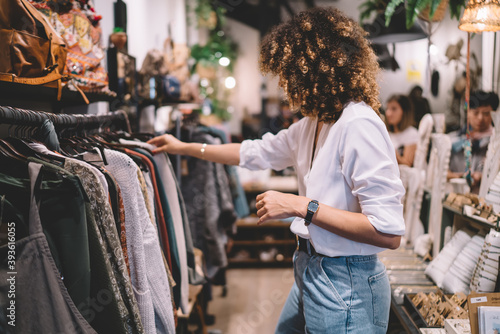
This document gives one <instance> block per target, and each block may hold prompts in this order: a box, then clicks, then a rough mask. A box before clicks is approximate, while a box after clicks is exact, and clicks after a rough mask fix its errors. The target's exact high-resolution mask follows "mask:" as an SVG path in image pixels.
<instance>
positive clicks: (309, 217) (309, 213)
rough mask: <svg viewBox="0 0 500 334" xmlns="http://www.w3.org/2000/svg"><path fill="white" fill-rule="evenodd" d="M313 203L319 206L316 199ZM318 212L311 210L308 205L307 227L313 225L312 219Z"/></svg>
mask: <svg viewBox="0 0 500 334" xmlns="http://www.w3.org/2000/svg"><path fill="white" fill-rule="evenodd" d="M311 202H313V203H316V205H319V203H318V201H317V200H315V199H313V200H311ZM309 203H310V202H309ZM316 211H317V209H316V210H315V211H311V210H309V204H308V205H307V214H306V217H305V218H304V220H305V225H306V226H308V225H309V224H311V222H312V218H313V216H314V214H315V213H316Z"/></svg>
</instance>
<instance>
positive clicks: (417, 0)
mask: <svg viewBox="0 0 500 334" xmlns="http://www.w3.org/2000/svg"><path fill="white" fill-rule="evenodd" d="M430 1H431V0H408V2H407V3H406V28H407V29H410V28H411V27H412V26H413V24H414V23H415V19H416V18H417V15H418V13H419V12H420V11H421V10H422V9H424V8H425V6H427V5H429V3H430Z"/></svg>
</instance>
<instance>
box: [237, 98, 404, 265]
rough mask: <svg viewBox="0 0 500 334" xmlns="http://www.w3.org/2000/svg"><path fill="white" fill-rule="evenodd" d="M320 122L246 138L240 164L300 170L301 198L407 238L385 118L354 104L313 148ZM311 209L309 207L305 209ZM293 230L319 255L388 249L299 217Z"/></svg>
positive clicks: (325, 126)
mask: <svg viewBox="0 0 500 334" xmlns="http://www.w3.org/2000/svg"><path fill="white" fill-rule="evenodd" d="M317 123H318V120H317V118H311V117H305V118H303V119H302V120H300V121H299V122H297V123H295V124H293V125H291V126H290V128H288V129H287V130H282V131H280V132H279V133H278V134H277V135H273V134H270V133H267V134H265V135H264V136H263V137H262V139H261V140H245V141H243V142H242V145H241V149H240V166H241V167H245V168H248V169H252V170H256V169H266V168H272V169H275V170H281V169H284V168H286V167H289V166H293V167H295V171H296V173H297V177H298V190H299V195H300V196H306V197H308V198H311V199H316V200H318V201H319V203H320V210H321V204H323V205H329V206H331V207H334V208H337V209H341V210H346V211H350V212H358V213H359V212H360V213H363V214H364V215H365V216H367V217H368V220H369V221H370V223H371V224H372V225H373V226H374V227H375V228H376V229H377V230H378V231H379V232H383V233H388V234H395V235H403V234H404V232H405V223H404V219H403V205H402V204H401V198H402V196H403V195H404V191H405V190H404V187H403V184H402V182H401V180H400V178H399V169H398V165H397V162H396V156H395V152H394V147H393V145H392V143H391V140H390V138H389V134H388V133H387V129H386V127H385V125H384V123H383V122H382V120H381V119H380V117H379V116H378V115H377V114H376V113H375V112H374V111H373V109H371V108H370V107H369V106H368V105H366V104H365V103H353V102H351V103H349V104H348V105H347V106H346V107H345V108H344V111H343V112H342V116H341V117H340V118H339V120H338V121H337V122H335V123H333V124H332V123H325V124H323V127H322V128H321V131H320V133H319V134H318V142H317V145H316V151H315V152H314V160H313V161H312V165H311V160H312V158H313V156H312V153H313V152H312V150H313V145H314V137H315V132H316V128H317ZM304 210H305V208H304ZM291 230H292V232H294V233H295V234H298V235H299V236H301V237H302V238H306V239H311V242H312V244H313V245H314V247H315V249H316V251H317V252H318V253H320V254H323V255H326V256H349V255H370V254H375V253H378V252H380V251H382V250H384V249H383V248H380V247H376V246H373V245H368V244H365V243H360V242H356V241H353V240H349V239H346V238H344V237H341V236H338V235H336V234H335V233H332V232H329V231H327V230H325V229H323V228H321V227H318V226H316V225H314V224H310V225H309V226H305V224H304V219H302V218H298V217H297V218H295V220H294V221H293V223H292V225H291Z"/></svg>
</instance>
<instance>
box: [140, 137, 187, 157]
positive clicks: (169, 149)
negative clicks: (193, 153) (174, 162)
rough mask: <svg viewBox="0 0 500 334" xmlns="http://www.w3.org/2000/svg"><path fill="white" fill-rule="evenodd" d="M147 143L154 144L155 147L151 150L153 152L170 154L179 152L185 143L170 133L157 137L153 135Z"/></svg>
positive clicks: (182, 149)
mask: <svg viewBox="0 0 500 334" xmlns="http://www.w3.org/2000/svg"><path fill="white" fill-rule="evenodd" d="M148 144H152V145H155V146H156V147H157V148H156V149H155V150H153V153H155V154H156V153H160V152H166V153H170V154H181V153H182V152H183V151H184V149H185V147H186V143H184V142H182V141H180V140H178V139H177V138H175V137H174V136H172V135H170V134H164V135H161V136H158V137H155V138H153V139H151V140H149V141H148Z"/></svg>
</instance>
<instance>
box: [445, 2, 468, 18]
mask: <svg viewBox="0 0 500 334" xmlns="http://www.w3.org/2000/svg"><path fill="white" fill-rule="evenodd" d="M449 7H450V16H451V18H455V19H457V20H459V19H460V14H461V12H462V7H465V0H450V4H449Z"/></svg>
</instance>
